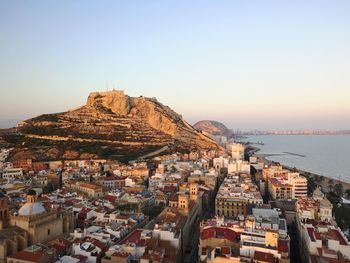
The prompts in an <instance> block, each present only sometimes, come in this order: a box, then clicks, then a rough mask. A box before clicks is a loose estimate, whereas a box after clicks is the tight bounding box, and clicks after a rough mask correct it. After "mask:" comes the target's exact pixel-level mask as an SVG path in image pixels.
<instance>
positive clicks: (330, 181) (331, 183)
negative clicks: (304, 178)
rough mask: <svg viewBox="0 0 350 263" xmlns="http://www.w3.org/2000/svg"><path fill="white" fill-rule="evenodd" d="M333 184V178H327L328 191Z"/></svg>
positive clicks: (331, 188) (331, 189)
mask: <svg viewBox="0 0 350 263" xmlns="http://www.w3.org/2000/svg"><path fill="white" fill-rule="evenodd" d="M333 184H334V182H333V180H332V179H329V180H328V189H329V191H330V192H332V191H333Z"/></svg>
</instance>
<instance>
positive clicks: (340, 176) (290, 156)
mask: <svg viewBox="0 0 350 263" xmlns="http://www.w3.org/2000/svg"><path fill="white" fill-rule="evenodd" d="M242 141H249V142H252V143H257V142H260V143H263V145H261V144H252V145H253V146H255V147H257V148H260V151H259V152H258V154H263V155H265V156H266V158H267V159H268V160H271V161H276V162H279V163H281V164H282V165H283V164H284V165H286V166H289V167H296V168H298V169H300V170H303V171H307V172H311V173H315V174H319V175H323V176H326V177H330V178H334V179H336V180H340V181H343V182H348V183H350V135H262V136H253V135H252V136H247V138H245V139H243V140H242Z"/></svg>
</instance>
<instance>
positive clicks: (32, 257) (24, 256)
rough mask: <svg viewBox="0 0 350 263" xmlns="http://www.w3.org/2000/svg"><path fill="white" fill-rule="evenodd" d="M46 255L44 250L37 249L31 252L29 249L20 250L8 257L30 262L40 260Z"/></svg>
mask: <svg viewBox="0 0 350 263" xmlns="http://www.w3.org/2000/svg"><path fill="white" fill-rule="evenodd" d="M44 257H45V253H44V252H42V251H35V252H29V251H25V250H23V251H20V252H18V253H16V254H13V255H12V256H9V257H8V260H9V259H10V258H11V259H18V260H25V261H30V262H40V261H42V260H43V258H44Z"/></svg>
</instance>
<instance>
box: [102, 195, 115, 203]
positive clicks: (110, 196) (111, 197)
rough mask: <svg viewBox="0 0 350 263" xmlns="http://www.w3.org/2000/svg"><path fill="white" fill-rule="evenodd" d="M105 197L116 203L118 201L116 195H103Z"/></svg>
mask: <svg viewBox="0 0 350 263" xmlns="http://www.w3.org/2000/svg"><path fill="white" fill-rule="evenodd" d="M103 199H105V200H107V201H109V202H111V203H115V202H116V201H117V199H118V197H116V196H115V195H105V196H104V197H103Z"/></svg>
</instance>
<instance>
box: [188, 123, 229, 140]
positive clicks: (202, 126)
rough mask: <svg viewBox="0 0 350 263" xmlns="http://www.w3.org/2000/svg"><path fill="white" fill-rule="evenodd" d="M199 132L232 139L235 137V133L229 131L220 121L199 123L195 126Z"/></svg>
mask: <svg viewBox="0 0 350 263" xmlns="http://www.w3.org/2000/svg"><path fill="white" fill-rule="evenodd" d="M193 127H195V128H196V129H197V130H200V131H203V132H206V133H209V134H211V135H220V136H226V137H227V138H230V137H232V136H233V132H232V131H231V130H229V129H228V128H227V127H226V126H225V125H224V124H222V123H221V122H218V121H211V120H204V121H199V122H197V123H196V124H195V125H193Z"/></svg>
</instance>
